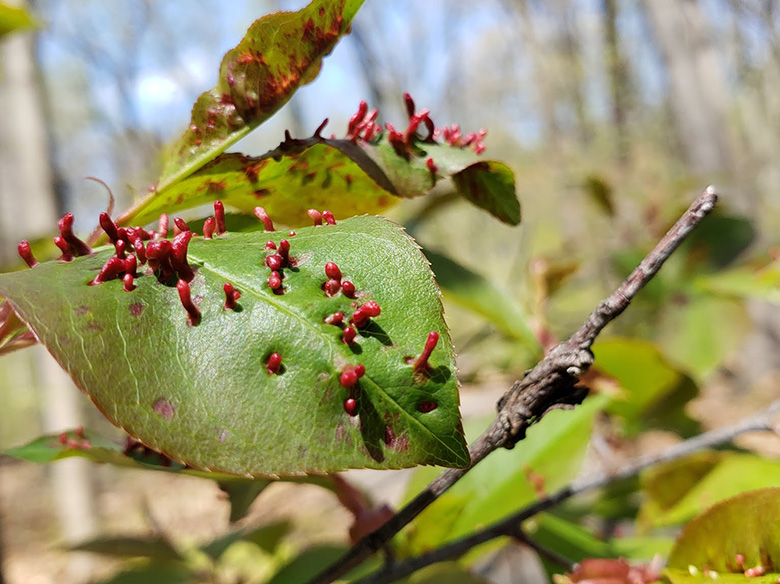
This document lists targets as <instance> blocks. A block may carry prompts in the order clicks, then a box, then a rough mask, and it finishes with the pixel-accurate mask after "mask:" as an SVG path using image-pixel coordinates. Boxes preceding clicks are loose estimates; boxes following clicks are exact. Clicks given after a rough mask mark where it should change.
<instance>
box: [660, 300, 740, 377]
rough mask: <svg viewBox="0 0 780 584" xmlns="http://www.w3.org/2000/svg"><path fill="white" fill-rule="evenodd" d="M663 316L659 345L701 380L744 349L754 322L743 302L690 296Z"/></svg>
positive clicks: (665, 353)
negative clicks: (744, 342)
mask: <svg viewBox="0 0 780 584" xmlns="http://www.w3.org/2000/svg"><path fill="white" fill-rule="evenodd" d="M681 302H682V303H683V304H682V305H680V306H673V307H670V309H669V310H665V311H664V312H663V313H662V316H661V320H660V322H659V331H658V344H659V347H660V349H661V350H662V351H663V353H664V355H665V356H666V358H667V359H668V360H669V361H670V362H672V363H674V364H675V365H676V366H677V367H679V368H681V369H682V370H683V371H685V372H686V373H688V374H689V375H691V376H692V377H693V378H694V379H696V380H697V381H701V380H703V379H706V378H707V376H709V375H710V374H712V373H713V372H714V371H715V370H716V369H717V368H718V367H719V366H720V365H721V364H722V363H723V362H724V360H725V359H726V357H728V355H729V354H730V353H731V352H733V351H736V350H737V349H738V348H739V347H740V346H742V341H743V339H744V337H745V335H746V334H747V332H748V331H749V330H750V320H749V318H748V315H747V313H746V311H745V306H744V304H743V303H741V302H737V301H734V300H729V299H723V298H717V297H712V296H704V295H701V294H698V295H695V294H694V295H690V296H688V297H685V298H682V299H681Z"/></svg>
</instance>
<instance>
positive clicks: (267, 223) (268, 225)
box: [255, 207, 276, 231]
mask: <svg viewBox="0 0 780 584" xmlns="http://www.w3.org/2000/svg"><path fill="white" fill-rule="evenodd" d="M255 217H257V218H258V219H260V221H262V222H263V227H264V228H265V230H266V231H276V230H275V229H274V224H273V221H271V218H270V217H269V216H268V213H266V212H265V209H263V208H262V207H255Z"/></svg>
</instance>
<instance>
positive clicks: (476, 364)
mask: <svg viewBox="0 0 780 584" xmlns="http://www.w3.org/2000/svg"><path fill="white" fill-rule="evenodd" d="M303 4H304V2H302V1H297V2H292V1H290V2H285V1H281V0H280V1H276V2H274V1H260V0H257V1H251V0H234V1H231V2H219V1H217V0H158V1H156V2H151V1H148V0H147V1H142V0H116V1H112V2H105V1H99V0H38V1H35V2H33V3H32V4H31V6H30V9H31V11H32V12H33V13H34V14H35V15H36V18H38V20H39V26H38V27H37V28H36V29H34V30H32V31H30V32H22V33H17V34H14V35H10V36H8V37H5V38H3V39H2V40H0V112H2V115H0V226H1V228H0V260H2V262H3V264H4V266H5V268H6V269H10V268H12V267H16V263H17V259H16V257H15V246H16V242H17V241H18V240H19V239H22V238H35V237H41V236H45V235H50V234H51V233H52V232H53V231H54V228H55V224H56V219H57V218H58V217H59V216H61V215H62V214H63V213H64V212H66V211H73V212H74V214H75V215H76V227H77V229H78V230H79V231H81V232H83V233H87V232H89V231H91V230H92V229H93V227H94V226H95V225H96V224H97V216H98V214H99V213H100V212H101V211H103V210H105V209H106V207H107V205H108V195H107V192H106V191H105V189H104V188H103V187H101V186H100V185H98V184H96V183H94V182H91V181H87V180H85V177H88V176H93V177H97V178H100V179H102V180H103V181H105V183H107V184H108V185H109V186H110V187H111V189H112V191H113V193H114V196H115V197H116V209H117V210H121V209H124V208H126V207H128V206H129V205H130V204H131V203H132V202H133V201H134V200H136V199H137V198H138V197H140V196H142V195H143V194H144V193H145V192H146V190H147V187H148V186H149V185H150V184H151V183H152V182H154V181H155V180H156V178H157V177H158V175H159V173H160V170H161V160H162V152H164V149H165V147H166V145H167V144H169V143H170V142H171V141H172V140H174V139H175V138H176V137H177V135H178V133H179V132H181V131H182V130H183V129H184V128H185V127H186V125H187V123H188V121H189V110H190V107H191V105H192V103H193V102H194V100H195V99H196V97H197V96H198V95H199V94H200V93H201V92H203V91H205V90H207V89H208V88H210V87H212V86H213V85H214V83H215V81H216V78H217V70H218V65H219V62H220V60H221V57H222V55H223V53H224V52H225V51H226V50H228V49H230V48H231V47H233V46H234V45H235V44H237V42H238V41H239V40H240V38H241V37H242V36H243V34H244V32H245V31H246V29H247V27H248V26H249V25H250V24H251V22H252V21H254V20H255V19H256V18H259V17H260V16H261V15H263V14H266V13H268V12H273V11H276V10H280V9H297V8H299V7H300V6H302V5H303ZM407 91H408V92H409V93H410V94H411V95H412V96H413V97H414V98H415V100H416V103H417V105H418V108H425V109H428V110H430V112H431V116H432V118H433V119H434V120H435V121H436V123H437V125H444V124H452V123H459V124H460V125H461V126H462V127H463V128H464V130H466V131H475V130H478V129H479V128H483V127H484V128H487V130H488V136H487V139H486V141H485V143H486V145H487V151H486V153H485V156H486V157H488V158H495V159H497V160H503V161H505V162H507V163H508V164H509V165H510V166H511V167H512V168H513V170H514V171H515V173H516V186H517V192H518V195H519V197H520V200H521V204H522V206H523V217H524V220H523V224H522V226H521V227H518V228H511V227H508V226H505V225H501V224H498V223H497V222H496V221H495V220H494V219H492V218H491V217H489V216H488V215H486V214H485V213H483V212H481V211H479V210H477V209H475V208H473V207H471V206H469V205H468V204H467V203H465V202H455V203H451V204H447V205H442V206H441V207H440V208H438V209H436V208H433V209H432V208H431V206H429V202H426V201H425V200H419V201H404V202H403V203H402V204H401V205H399V206H398V207H396V208H395V209H393V210H392V211H391V217H392V218H394V219H395V220H398V221H401V222H404V223H407V224H408V225H409V228H410V230H411V231H412V232H413V233H414V235H415V237H417V239H418V241H420V243H421V244H422V245H423V247H424V248H426V249H434V250H438V251H441V252H444V253H446V254H447V255H449V256H450V257H452V258H454V259H457V260H458V261H459V262H461V263H462V264H464V265H465V266H467V267H470V268H471V269H473V270H474V271H476V272H478V273H480V274H482V275H483V276H485V277H487V278H489V279H490V281H491V282H492V283H493V284H495V286H496V287H497V288H499V289H500V290H502V291H503V292H504V293H505V294H506V295H507V296H508V297H510V298H511V299H512V300H513V301H514V302H516V303H517V304H518V306H521V307H522V308H523V310H524V311H525V312H527V313H528V314H529V315H531V317H532V318H534V319H535V320H534V322H535V324H536V325H539V323H540V321H543V322H544V324H545V325H546V326H547V327H549V330H550V331H551V333H552V334H554V335H558V336H563V335H565V334H567V333H568V332H570V331H571V330H572V328H573V327H575V326H576V325H577V324H578V322H580V321H581V320H582V318H583V317H584V316H585V315H586V314H587V312H588V311H589V310H590V308H591V307H592V306H593V305H594V304H595V303H596V302H597V301H598V300H599V299H600V298H601V297H602V296H603V294H604V293H605V292H606V291H607V290H608V289H609V286H610V285H612V284H614V283H615V282H616V281H617V280H616V278H617V275H618V272H619V271H615V270H614V269H612V263H611V262H612V258H613V254H615V253H616V252H620V251H624V250H627V249H629V248H631V249H643V246H647V245H648V244H649V243H650V242H652V241H653V240H654V239H655V238H657V237H658V236H659V235H660V233H662V232H663V230H664V229H665V227H666V226H667V225H668V223H669V221H670V220H672V219H673V218H674V217H675V216H676V215H677V214H678V213H679V211H680V210H681V209H683V208H685V207H686V206H687V205H688V203H689V201H690V200H691V199H692V197H693V195H694V194H695V193H696V192H697V191H698V190H699V189H701V188H703V187H704V186H706V185H707V184H709V183H716V184H717V185H718V186H719V187H720V189H721V191H722V192H723V194H724V201H723V213H724V214H728V215H732V216H736V217H740V218H744V219H746V220H747V221H749V222H750V224H751V225H752V226H753V229H754V233H753V234H752V235H753V240H752V247H751V248H750V249H749V251H748V252H747V255H748V256H750V257H761V256H762V255H763V256H765V255H766V253H767V249H769V248H770V246H771V245H773V244H776V243H777V242H778V239H780V238H778V237H777V233H778V228H780V5H778V4H777V3H776V2H775V1H774V0H644V1H643V0H550V1H540V0H539V1H537V0H483V1H481V2H473V1H466V0H424V1H423V0H417V1H411V0H393V1H392V2H387V1H382V0H367V1H366V4H365V6H364V7H363V8H362V9H361V11H360V13H359V14H358V16H357V18H356V20H355V22H354V25H353V29H352V33H351V34H350V35H349V36H348V37H346V38H345V39H344V40H343V41H342V42H341V43H340V44H339V45H338V46H337V47H336V49H335V51H334V52H333V54H332V55H331V56H329V57H328V58H327V59H326V60H325V63H324V67H323V70H322V73H321V74H320V76H319V77H318V78H317V79H316V80H315V81H314V82H313V83H311V84H310V85H308V86H306V87H303V88H302V89H300V90H299V91H298V93H297V94H296V95H295V96H294V97H293V98H292V100H291V101H290V103H289V104H288V105H287V106H286V107H284V108H283V109H282V110H281V111H280V112H279V113H277V114H276V115H275V116H274V117H273V118H272V119H271V120H270V121H269V122H267V123H266V124H264V125H263V126H262V127H261V128H260V129H258V130H257V131H255V132H254V133H252V134H251V135H250V136H249V137H248V138H246V139H244V140H243V141H242V142H240V143H239V144H237V145H236V147H235V148H234V149H235V150H239V151H241V152H244V153H247V154H252V155H261V154H263V153H264V152H266V151H268V150H269V149H272V148H274V147H275V146H276V145H277V144H278V143H279V142H280V141H281V139H282V137H283V134H284V130H285V129H289V130H290V131H291V133H292V134H293V136H296V137H305V136H308V135H310V134H311V133H312V132H313V131H314V129H315V128H316V127H317V126H318V125H319V124H320V123H321V122H322V120H323V119H325V118H329V120H330V122H329V126H328V129H327V130H326V133H330V132H333V133H335V134H336V135H339V136H341V135H344V132H345V130H346V124H347V120H348V119H349V117H350V115H351V114H352V113H353V112H354V111H355V110H356V109H357V106H358V103H359V102H360V101H361V100H366V101H368V103H369V105H370V106H372V107H378V108H379V112H380V119H383V120H387V121H393V122H396V125H399V124H402V123H403V120H404V117H405V115H404V109H403V101H402V95H403V93H404V92H407ZM420 213H423V218H420V215H419V214H420ZM751 254H752V255H751ZM539 270H542V271H544V270H547V272H545V274H546V277H547V282H548V283H549V282H552V281H554V280H555V278H554V276H552V275H550V274H551V273H553V272H555V270H559V271H560V274H561V279H562V281H563V279H565V282H563V283H562V284H561V285H560V287H557V288H556V294H555V295H554V296H550V297H549V298H548V297H547V296H546V295H543V294H542V295H541V296H540V291H539V285H538V284H539V283H538V278H537V280H535V279H534V274H537V276H538V274H539V273H540V272H539ZM556 273H557V272H556ZM556 286H557V283H556ZM445 305H446V309H447V315H448V316H449V322H450V326H451V327H452V329H453V337H454V340H455V344H456V348H458V349H459V352H460V354H461V357H460V361H459V367H460V373H461V377H462V379H463V381H464V382H465V388H464V392H463V401H464V409H465V412H466V414H467V415H480V414H487V413H489V412H491V411H492V409H493V403H494V402H495V398H496V396H497V395H499V394H500V393H501V391H502V390H503V389H504V388H506V387H508V383H509V382H510V381H511V380H512V379H514V378H516V377H517V376H518V375H521V374H522V372H523V371H524V370H525V369H526V368H528V367H529V366H531V365H532V363H531V362H530V361H529V354H528V352H527V351H525V350H524V349H523V348H522V347H520V346H518V344H517V342H516V341H507V339H506V338H504V337H502V336H500V335H497V334H496V333H495V329H494V328H493V327H491V325H490V323H486V322H485V321H484V320H483V319H480V318H477V317H475V316H474V315H473V314H472V313H470V312H469V311H467V310H465V309H464V308H463V307H461V306H459V305H457V304H455V303H449V302H447V299H446V297H445ZM743 313H744V315H743ZM648 314H649V312H647V311H645V312H643V311H642V310H641V309H638V310H637V312H636V313H632V314H631V315H627V319H626V322H624V323H623V324H621V325H619V326H620V327H623V328H622V329H619V330H631V331H632V333H633V334H642V331H643V330H645V328H646V326H645V325H643V321H642V319H647V318H648ZM740 315H741V316H740V318H742V316H744V317H745V318H744V319H743V320H740V321H739V322H738V323H736V324H733V323H724V325H723V326H725V327H726V328H727V332H726V333H725V335H726V336H728V339H727V340H726V341H724V342H723V343H721V344H718V346H717V350H718V351H720V353H718V356H719V362H721V363H723V362H725V363H726V364H727V365H728V367H729V371H728V373H729V375H731V376H735V377H736V378H738V379H740V380H742V383H741V385H740V388H741V390H742V391H743V393H741V394H740V395H742V396H747V395H752V393H751V392H754V393H755V392H758V393H759V394H760V393H761V392H762V391H766V390H765V389H762V388H765V387H767V386H768V384H769V381H768V380H776V379H777V371H776V368H775V365H776V364H777V363H776V361H777V359H778V356H777V355H779V354H780V352H778V351H776V349H777V338H778V337H777V331H778V330H780V327H778V321H779V320H780V319H778V317H777V314H775V311H773V309H772V308H770V307H768V305H767V304H765V303H763V302H760V301H751V303H750V305H749V306H748V305H746V307H743V311H742V312H741V313H740ZM649 318H653V317H649ZM707 318H709V317H707ZM672 320H673V319H672ZM669 326H673V324H670V325H669ZM637 331H639V332H638V333H637ZM748 332H749V334H748ZM646 334H647V335H650V336H652V335H653V334H655V332H647V331H646ZM658 335H659V336H658V338H660V339H661V341H662V340H663V338H662V337H663V334H662V333H658ZM746 335H747V336H746ZM746 343H747V345H746ZM751 343H752V344H751ZM674 346H675V345H674V344H670V348H669V349H668V352H670V353H673V352H674V349H673V348H671V347H674ZM746 347H747V349H746ZM747 352H749V354H750V355H751V356H752V357H751V358H750V359H748V358H747V357H745V355H746V353H747ZM748 362H750V367H747V366H746V363H748ZM716 369H717V368H716V367H714V366H713V367H711V368H710V369H709V370H706V371H702V372H701V376H702V377H701V378H702V379H707V380H712V379H714V378H715V377H714V376H715V375H717V374H718V373H719V372H720V373H722V371H719V370H716ZM740 399H742V398H740ZM744 399H746V400H748V401H749V398H748V397H745V398H744ZM81 424H83V425H87V426H90V427H98V428H103V429H105V426H106V425H107V423H105V422H103V421H102V420H101V419H100V415H99V414H98V413H96V411H95V410H94V408H92V406H91V405H90V404H89V403H88V400H87V399H86V398H84V397H83V396H82V395H81V394H80V393H78V392H77V390H75V389H74V388H73V387H72V386H71V385H70V383H69V381H68V380H67V379H65V378H64V377H63V375H62V374H60V372H59V370H58V368H57V366H56V365H52V364H51V362H50V360H49V359H48V357H47V355H45V352H44V351H43V350H39V348H34V349H30V350H26V351H24V352H20V353H13V354H11V355H10V356H7V357H4V358H3V359H2V360H0V450H2V449H3V448H7V447H10V446H12V445H17V444H21V443H24V442H26V441H28V440H31V439H32V438H34V437H36V436H38V435H39V434H41V433H43V432H53V431H59V430H61V429H64V428H67V427H75V426H78V425H81ZM105 430H106V432H111V430H110V429H105ZM157 474H161V473H146V474H143V473H138V472H135V471H120V470H116V469H111V468H100V467H95V466H91V465H89V464H88V463H84V461H74V460H69V461H66V462H62V463H58V464H57V465H54V466H52V467H50V468H49V467H47V468H44V467H37V466H34V465H31V464H28V463H20V462H17V461H13V460H11V459H8V458H0V537H1V538H2V546H0V550H1V553H0V558H1V559H2V562H3V563H2V567H3V572H2V575H4V577H5V579H6V581H7V582H10V583H14V584H17V583H18V584H22V583H24V584H37V583H48V582H57V583H65V584H67V583H71V582H73V583H76V582H87V581H90V579H92V578H95V579H97V578H98V577H105V576H106V575H107V574H110V573H111V571H112V570H114V569H115V566H116V564H115V563H112V562H110V561H106V560H102V559H101V560H98V559H95V558H94V557H92V556H85V555H79V554H67V553H65V552H63V549H64V548H63V546H67V545H68V544H69V543H73V542H75V541H78V540H81V539H84V538H86V537H89V536H91V535H94V534H96V533H125V534H126V533H147V532H148V531H149V530H150V529H157V528H158V527H159V526H162V529H163V530H164V531H165V532H166V533H168V534H172V535H173V536H175V537H180V538H201V539H202V538H205V537H207V536H210V535H214V534H215V533H217V532H218V531H219V530H220V529H222V528H223V527H224V522H225V513H226V503H225V502H224V500H222V499H221V498H220V496H219V493H218V491H217V489H216V487H215V486H214V485H212V484H210V483H207V482H206V481H199V480H197V479H188V478H186V477H172V476H156V475H157ZM149 475H154V476H149ZM387 476H395V475H394V474H392V473H371V476H367V475H366V474H365V473H364V474H362V475H359V478H358V480H359V481H363V483H364V484H366V485H369V486H373V487H374V488H376V489H377V492H378V493H379V497H380V498H386V499H388V500H390V501H391V502H394V503H395V502H397V501H398V498H399V497H400V493H401V492H402V487H396V486H393V485H395V483H394V481H393V480H388V479H387V478H386V477H387ZM402 478H403V477H402V476H400V478H399V484H401V481H402ZM388 485H389V486H388ZM280 487H281V486H280ZM292 489H293V490H284V489H282V488H280V489H278V490H273V489H270V490H269V492H268V494H267V496H266V495H264V496H266V498H265V499H264V500H263V501H262V505H260V504H258V505H259V506H258V507H256V508H255V518H257V517H272V516H273V517H275V516H280V517H284V516H293V517H294V518H296V521H297V524H296V525H297V526H298V527H297V529H298V532H297V533H298V538H299V540H300V541H309V540H312V539H315V540H316V539H329V538H330V539H334V540H339V541H341V540H343V537H344V532H345V529H346V527H347V526H348V523H349V522H348V518H347V516H346V514H345V512H344V511H343V510H341V509H340V508H339V507H338V504H337V503H336V502H335V500H334V499H333V497H331V496H329V495H328V494H327V493H324V492H320V491H319V490H317V489H316V488H312V487H293V488H292ZM383 489H384V490H383ZM264 514H265V515H264ZM312 534H314V535H312ZM307 538H308V539H307Z"/></svg>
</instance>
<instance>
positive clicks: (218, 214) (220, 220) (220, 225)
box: [214, 201, 226, 235]
mask: <svg viewBox="0 0 780 584" xmlns="http://www.w3.org/2000/svg"><path fill="white" fill-rule="evenodd" d="M214 219H215V221H216V224H217V225H216V227H217V235H222V234H223V233H225V231H226V228H225V205H223V204H222V201H214Z"/></svg>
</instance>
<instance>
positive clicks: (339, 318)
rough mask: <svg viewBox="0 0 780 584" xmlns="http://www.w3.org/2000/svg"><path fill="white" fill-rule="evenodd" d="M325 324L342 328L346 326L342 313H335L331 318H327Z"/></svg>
mask: <svg viewBox="0 0 780 584" xmlns="http://www.w3.org/2000/svg"><path fill="white" fill-rule="evenodd" d="M325 324H332V325H333V326H341V325H342V324H344V315H343V314H342V313H341V312H334V313H333V314H331V315H330V316H326V317H325Z"/></svg>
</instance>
